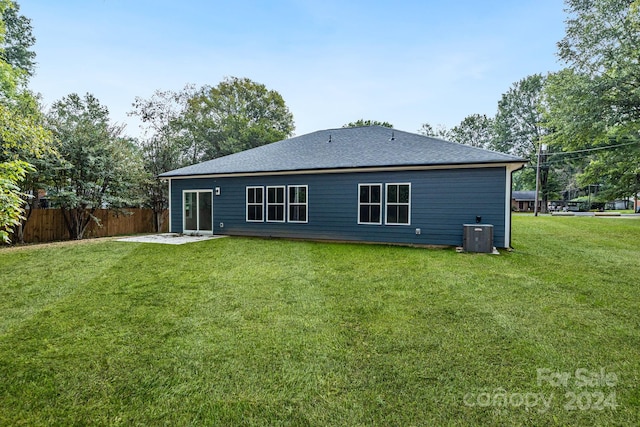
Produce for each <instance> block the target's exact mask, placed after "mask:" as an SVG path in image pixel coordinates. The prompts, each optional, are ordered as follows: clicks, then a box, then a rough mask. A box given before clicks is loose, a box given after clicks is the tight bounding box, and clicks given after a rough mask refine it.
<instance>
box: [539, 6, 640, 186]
mask: <svg viewBox="0 0 640 427" xmlns="http://www.w3.org/2000/svg"><path fill="white" fill-rule="evenodd" d="M566 5H567V12H568V13H569V19H568V20H567V22H566V35H565V37H564V38H563V39H562V40H561V41H560V42H559V43H558V54H559V56H560V58H561V59H562V60H563V61H564V62H565V63H566V64H567V66H568V68H567V69H565V70H562V71H560V72H558V73H555V74H553V75H551V76H550V77H549V81H548V84H547V86H546V90H545V95H546V104H547V106H548V110H547V114H546V116H545V121H546V124H547V126H548V127H549V128H550V129H552V130H553V133H552V134H550V135H549V136H548V138H547V141H548V142H549V143H550V144H555V145H557V146H559V147H561V148H562V149H563V150H565V151H575V150H589V149H593V148H598V150H593V151H592V152H588V153H589V154H588V158H587V161H588V164H587V165H586V167H585V169H584V173H583V174H582V175H581V176H580V177H579V181H580V183H581V184H582V185H589V184H602V185H603V187H604V190H605V191H606V193H607V194H608V196H609V197H611V198H616V197H621V198H622V197H628V196H629V195H634V194H638V192H640V148H639V145H640V144H639V143H640V134H639V132H640V66H639V64H638V58H639V57H640V15H639V7H640V1H637V0H636V1H629V0H591V1H585V0H566ZM605 147H610V148H605ZM612 150H613V151H612ZM614 151H615V152H614Z"/></svg>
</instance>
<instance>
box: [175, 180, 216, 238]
mask: <svg viewBox="0 0 640 427" xmlns="http://www.w3.org/2000/svg"><path fill="white" fill-rule="evenodd" d="M183 194H184V197H183V201H184V203H183V207H184V210H183V215H184V226H183V227H182V228H183V230H184V232H185V233H200V234H213V191H211V190H191V191H184V192H183Z"/></svg>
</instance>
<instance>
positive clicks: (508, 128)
mask: <svg viewBox="0 0 640 427" xmlns="http://www.w3.org/2000/svg"><path fill="white" fill-rule="evenodd" d="M544 81H545V78H544V77H543V76H542V75H541V74H534V75H532V76H528V77H525V78H524V79H522V80H520V81H518V82H516V83H514V84H513V85H512V86H511V88H509V90H508V91H507V92H505V93H504V94H503V95H502V97H501V98H500V101H498V113H497V114H496V117H495V131H496V135H495V138H496V139H495V142H494V146H493V148H494V149H495V150H497V151H501V152H503V153H509V154H513V155H515V156H520V157H524V158H531V157H532V156H535V155H536V153H537V152H538V146H539V144H540V141H541V139H542V136H543V135H545V134H546V129H545V128H544V127H543V125H542V112H543V110H544V107H543V104H542V99H543V97H542V89H543V86H544Z"/></svg>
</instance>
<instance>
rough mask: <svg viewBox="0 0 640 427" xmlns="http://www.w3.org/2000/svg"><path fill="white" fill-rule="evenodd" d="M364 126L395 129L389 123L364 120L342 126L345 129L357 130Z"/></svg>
mask: <svg viewBox="0 0 640 427" xmlns="http://www.w3.org/2000/svg"><path fill="white" fill-rule="evenodd" d="M362 126H382V127H385V128H392V127H393V125H392V124H391V123H389V122H379V121H377V120H364V119H358V120H356V121H355V122H349V123H347V124H346V125H342V127H343V128H357V127H362Z"/></svg>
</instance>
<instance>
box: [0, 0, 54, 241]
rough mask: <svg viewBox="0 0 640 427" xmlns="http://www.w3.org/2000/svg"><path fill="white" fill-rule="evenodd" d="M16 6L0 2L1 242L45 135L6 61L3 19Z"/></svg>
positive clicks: (16, 215) (17, 219)
mask: <svg viewBox="0 0 640 427" xmlns="http://www.w3.org/2000/svg"><path fill="white" fill-rule="evenodd" d="M14 7H15V5H14V3H13V2H11V1H9V0H0V17H2V19H1V20H0V46H2V49H0V241H3V242H7V243H8V242H9V241H10V235H11V234H12V232H13V229H14V227H16V226H18V225H19V224H20V223H21V220H22V219H23V218H24V215H23V213H24V208H23V207H24V200H25V197H26V196H27V195H26V194H25V193H24V192H23V191H22V189H21V185H22V183H23V181H24V179H25V178H26V177H27V174H28V173H30V172H34V171H35V169H34V167H33V165H32V164H31V163H29V161H30V160H32V159H33V158H37V157H39V156H41V155H42V154H43V153H45V152H46V151H47V150H48V149H49V147H48V141H49V138H48V133H47V131H46V130H45V129H44V128H43V127H42V125H41V121H40V116H39V114H36V113H35V112H34V108H33V106H34V105H36V104H37V102H36V100H35V97H34V96H33V94H31V92H29V91H28V90H27V78H26V77H27V73H26V71H25V70H20V69H19V68H17V67H15V66H13V65H12V64H11V63H9V62H7V56H6V55H5V54H4V53H3V52H6V50H5V49H6V47H7V45H6V39H5V29H6V28H7V26H5V16H7V15H9V16H11V12H10V11H9V10H10V9H11V8H14Z"/></svg>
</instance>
